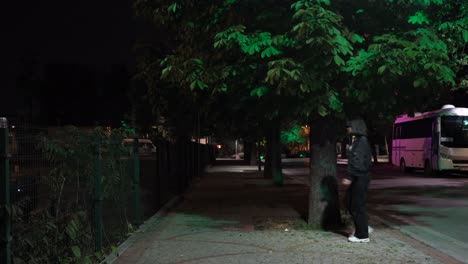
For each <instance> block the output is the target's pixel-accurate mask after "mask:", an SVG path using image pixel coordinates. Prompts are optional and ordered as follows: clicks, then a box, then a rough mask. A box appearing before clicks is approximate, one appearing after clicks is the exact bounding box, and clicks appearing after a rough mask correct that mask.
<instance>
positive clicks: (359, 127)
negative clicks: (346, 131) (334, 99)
mask: <svg viewBox="0 0 468 264" xmlns="http://www.w3.org/2000/svg"><path fill="white" fill-rule="evenodd" d="M346 126H349V127H351V129H352V130H353V131H352V132H351V134H353V135H362V136H366V135H367V127H366V123H365V122H364V120H363V119H361V118H357V119H352V120H349V121H348V122H346Z"/></svg>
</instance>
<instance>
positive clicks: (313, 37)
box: [136, 0, 464, 227]
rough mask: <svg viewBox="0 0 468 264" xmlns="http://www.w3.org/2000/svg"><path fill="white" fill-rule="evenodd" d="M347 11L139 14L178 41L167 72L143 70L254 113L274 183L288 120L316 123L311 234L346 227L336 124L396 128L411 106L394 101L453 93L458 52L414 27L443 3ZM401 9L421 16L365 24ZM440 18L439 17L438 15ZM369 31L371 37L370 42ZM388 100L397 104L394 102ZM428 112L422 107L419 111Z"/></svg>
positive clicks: (198, 6)
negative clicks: (377, 122)
mask: <svg viewBox="0 0 468 264" xmlns="http://www.w3.org/2000/svg"><path fill="white" fill-rule="evenodd" d="M348 2H349V1H335V2H333V4H332V3H331V1H329V0H299V1H292V0H291V1H284V0H266V1H265V0H264V1H260V0H256V1H246V0H226V1H203V2H199V1H193V0H185V1H177V2H174V1H173V0H172V1H171V0H165V1H143V0H140V1H137V2H136V6H137V10H139V11H140V14H143V15H146V16H147V17H151V18H154V19H155V21H156V23H157V24H159V25H160V24H164V25H167V30H168V32H172V33H171V34H170V36H171V40H170V43H171V47H172V49H171V51H170V52H169V53H167V54H166V55H165V56H164V58H163V59H162V60H161V63H156V62H155V61H152V60H150V61H149V62H147V63H146V65H157V67H155V68H154V69H157V70H160V72H161V77H162V78H163V79H164V80H165V81H167V82H169V83H172V84H173V86H174V87H177V89H181V90H183V91H188V92H192V93H191V94H190V93H186V95H187V96H193V97H195V98H199V94H205V95H208V98H209V100H207V101H208V102H215V101H216V100H218V99H219V98H221V97H220V94H222V97H228V98H230V100H229V102H230V103H232V104H233V108H236V107H234V106H237V108H239V109H242V108H244V107H248V109H249V110H248V111H246V112H249V113H250V112H255V113H256V116H252V117H253V118H251V119H248V120H252V123H255V124H259V125H260V124H261V126H263V127H270V128H269V129H268V131H269V133H271V134H270V136H269V137H268V138H271V139H272V140H270V141H269V142H270V143H272V145H271V146H273V148H272V151H271V152H270V153H271V154H272V155H271V156H270V157H269V158H270V159H271V160H272V161H273V162H272V164H273V167H272V168H273V175H274V176H273V178H274V179H275V182H277V183H280V181H281V179H282V177H281V168H280V165H279V166H278V165H277V164H276V162H277V161H278V160H280V157H279V156H278V155H279V154H280V151H279V149H278V146H279V145H278V144H276V145H275V142H279V126H280V124H281V120H283V118H284V117H295V118H296V119H298V120H301V121H303V122H309V123H310V125H311V133H310V142H311V151H312V152H311V162H310V164H311V177H310V179H311V189H310V195H309V219H308V220H309V223H310V224H312V225H314V226H319V225H322V226H325V225H329V226H328V227H333V226H336V225H339V224H340V216H339V211H337V210H338V208H337V201H338V200H337V199H338V198H337V195H338V194H337V191H336V153H335V141H336V131H337V124H338V123H339V120H342V119H343V118H345V117H346V115H349V116H351V115H354V114H360V113H362V112H366V113H374V112H375V114H372V115H370V116H369V117H371V118H374V117H376V116H379V115H385V117H388V118H389V119H391V115H392V114H394V113H396V112H397V111H400V110H401V109H404V108H406V107H408V106H409V104H408V103H407V102H406V103H405V102H402V101H398V100H395V99H391V98H394V97H395V95H398V96H400V97H401V98H404V99H407V100H416V98H419V97H420V96H421V94H422V95H424V96H426V97H431V96H434V94H437V93H439V92H440V91H442V90H441V89H443V90H444V91H445V90H446V89H447V87H452V86H453V85H454V84H455V79H454V77H455V71H454V68H455V66H454V65H452V64H451V60H450V58H451V57H450V56H449V55H450V54H449V50H452V51H453V50H458V49H459V45H454V47H457V48H455V49H449V48H447V45H446V44H445V41H444V39H443V38H441V37H439V36H438V35H437V34H436V33H435V31H434V29H433V28H418V27H415V26H414V25H415V24H418V23H419V22H421V21H425V20H424V18H423V17H424V16H422V15H421V13H417V10H419V9H420V8H421V7H424V8H428V10H429V9H430V10H432V9H431V8H432V7H433V6H438V5H439V3H438V2H440V1H436V0H433V1H430V0H420V1H417V0H408V1H404V0H401V1H393V0H387V1H374V0H368V1H362V7H359V5H357V4H355V3H352V4H348ZM360 3H361V2H360ZM350 5H351V6H352V7H355V8H357V7H359V9H357V10H355V14H352V13H350V11H349V9H347V7H349V6H350ZM402 7H405V8H406V7H412V8H406V9H405V12H413V11H414V13H411V14H410V13H408V14H409V15H408V16H409V17H407V16H406V15H405V14H400V13H398V12H394V13H392V12H390V14H389V15H387V16H386V18H385V20H384V21H382V22H381V28H380V27H379V28H373V27H372V26H369V24H370V25H372V24H373V23H374V22H375V21H378V20H379V16H377V15H376V14H377V13H376V14H369V15H367V13H366V10H376V11H377V10H380V11H386V14H387V13H388V11H389V10H399V8H402ZM418 8H419V9H418ZM457 8H458V7H457ZM458 9H460V10H464V9H463V8H461V7H460V8H458ZM420 12H422V11H420ZM434 12H435V13H434V15H435V16H439V15H440V13H438V12H437V10H436V9H435V11H434ZM340 14H341V15H340ZM356 14H365V16H361V17H362V18H359V17H357V15H356ZM392 14H395V15H394V16H392ZM342 15H343V16H344V18H343V17H342ZM353 16H354V17H353ZM356 17H357V18H356ZM364 18H365V19H364ZM363 19H364V20H367V23H365V24H364V23H363ZM460 19H463V18H460ZM406 20H409V22H410V23H408V22H407V21H406ZM454 21H455V20H454ZM344 22H346V24H344ZM422 23H425V22H422ZM451 23H452V24H457V23H456V22H453V21H452V22H451ZM452 24H451V25H452ZM348 28H349V29H351V30H352V31H354V32H357V33H360V34H363V36H364V37H362V36H360V35H358V34H355V33H352V32H351V31H350V30H349V29H348ZM447 28H448V26H447ZM368 30H372V32H370V33H366V32H369V31H368ZM369 34H372V38H371V36H370V35H369ZM356 48H358V49H361V50H360V51H358V49H356ZM457 54H458V53H457ZM159 67H160V68H159ZM149 68H151V67H149ZM156 75H158V74H156ZM429 83H436V84H437V85H429ZM389 98H390V100H393V101H390V102H388V101H387V100H389ZM236 99H238V102H236ZM246 102H248V103H246ZM425 102H426V101H424V100H422V99H421V100H420V103H421V104H423V103H425ZM252 103H253V104H252ZM206 105H215V104H210V103H208V104H206ZM208 109H210V110H211V111H216V109H213V108H205V110H208ZM343 110H345V113H346V115H345V114H344V112H343ZM265 123H268V124H269V125H265ZM255 127H256V126H255ZM275 155H276V156H275ZM275 175H276V176H275ZM327 206H333V207H334V208H330V207H328V208H327Z"/></svg>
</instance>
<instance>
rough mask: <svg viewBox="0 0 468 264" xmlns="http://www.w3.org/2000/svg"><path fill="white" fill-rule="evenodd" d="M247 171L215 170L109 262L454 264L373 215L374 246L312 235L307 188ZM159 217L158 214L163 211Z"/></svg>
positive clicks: (335, 235)
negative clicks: (274, 181)
mask: <svg viewBox="0 0 468 264" xmlns="http://www.w3.org/2000/svg"><path fill="white" fill-rule="evenodd" d="M255 169H256V167H249V166H218V167H214V168H211V169H209V170H208V172H207V173H206V175H205V176H203V177H201V178H198V179H196V181H195V182H194V184H193V186H192V188H191V190H190V191H189V192H188V193H187V194H186V195H185V197H184V199H182V200H181V201H180V202H179V203H176V204H173V206H172V207H171V208H170V210H169V211H168V212H167V213H158V214H157V215H155V216H154V217H152V218H151V219H149V220H148V221H146V222H145V224H144V225H142V226H141V227H140V229H139V230H138V231H137V232H136V233H135V234H133V235H132V236H131V237H130V238H129V239H128V240H127V241H125V243H124V244H122V245H121V246H120V247H119V253H118V255H113V256H109V257H108V258H107V259H106V262H107V263H114V264H121V263H224V264H228V263H270V264H274V263H459V262H457V261H456V260H455V259H453V258H451V257H448V256H446V255H444V254H442V253H440V252H438V251H437V250H434V249H432V248H430V247H428V246H426V245H424V244H422V243H420V242H418V241H416V240H414V239H412V238H410V237H407V236H404V235H402V234H401V233H399V232H398V231H396V230H394V229H392V228H391V227H388V226H386V225H384V224H383V223H382V222H381V221H379V218H378V217H372V216H371V219H370V221H371V224H372V225H373V227H374V228H375V231H374V233H372V234H371V236H370V238H371V242H370V243H367V244H356V243H350V242H347V235H348V233H349V232H350V230H340V231H337V232H325V231H317V230H309V229H307V226H306V225H305V222H304V220H303V217H301V216H303V215H305V214H306V212H307V196H308V187H307V186H306V185H305V184H301V183H300V182H297V180H295V179H293V178H291V177H289V176H287V175H286V176H285V184H284V186H283V187H275V186H273V185H272V182H271V180H268V179H264V178H263V177H262V175H261V174H259V173H258V172H256V171H255ZM164 211H165V210H163V211H162V212H164Z"/></svg>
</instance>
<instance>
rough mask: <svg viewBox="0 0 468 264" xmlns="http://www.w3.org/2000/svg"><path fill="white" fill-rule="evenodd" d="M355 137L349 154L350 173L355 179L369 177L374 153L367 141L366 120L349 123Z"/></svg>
mask: <svg viewBox="0 0 468 264" xmlns="http://www.w3.org/2000/svg"><path fill="white" fill-rule="evenodd" d="M348 126H350V127H351V128H352V133H351V134H352V135H353V136H354V137H355V139H354V141H353V143H352V145H351V146H350V148H349V153H348V173H349V174H350V175H351V176H355V177H368V176H369V170H370V167H371V165H372V152H371V148H370V145H369V141H368V140H367V128H366V124H365V123H364V120H362V119H354V120H351V121H349V122H348Z"/></svg>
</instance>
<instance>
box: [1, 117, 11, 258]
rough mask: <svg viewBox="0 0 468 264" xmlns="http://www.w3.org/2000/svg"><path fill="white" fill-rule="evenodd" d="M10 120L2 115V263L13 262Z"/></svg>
mask: <svg viewBox="0 0 468 264" xmlns="http://www.w3.org/2000/svg"><path fill="white" fill-rule="evenodd" d="M8 159H9V158H8V120H7V119H6V118H5V117H0V215H1V220H0V230H1V234H0V236H1V237H0V241H1V249H0V263H5V264H10V263H11V235H10V229H11V218H10V213H9V210H7V209H8V208H10V168H9V160H8Z"/></svg>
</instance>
